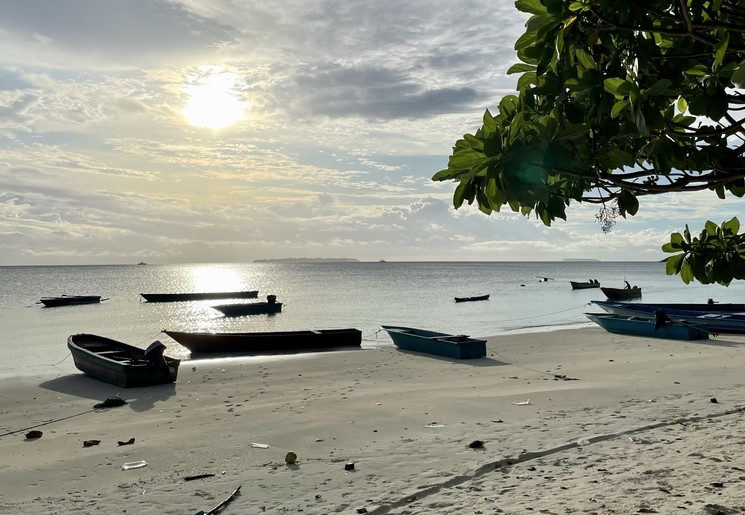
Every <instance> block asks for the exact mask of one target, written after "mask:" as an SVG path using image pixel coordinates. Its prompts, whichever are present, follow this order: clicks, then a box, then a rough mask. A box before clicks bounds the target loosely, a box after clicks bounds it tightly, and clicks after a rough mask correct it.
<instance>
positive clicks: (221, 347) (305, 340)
mask: <svg viewBox="0 0 745 515" xmlns="http://www.w3.org/2000/svg"><path fill="white" fill-rule="evenodd" d="M163 332H164V333H165V334H167V335H168V336H170V337H171V338H173V339H174V340H176V341H177V342H178V343H179V344H181V345H183V346H184V347H186V348H187V349H189V350H190V351H191V352H192V353H207V352H218V353H246V354H250V353H271V352H277V351H279V352H282V351H288V350H320V349H330V348H336V347H359V346H360V345H362V332H361V331H360V330H359V329H320V330H309V331H276V332H253V333H199V332H181V331H168V330H165V329H164V330H163Z"/></svg>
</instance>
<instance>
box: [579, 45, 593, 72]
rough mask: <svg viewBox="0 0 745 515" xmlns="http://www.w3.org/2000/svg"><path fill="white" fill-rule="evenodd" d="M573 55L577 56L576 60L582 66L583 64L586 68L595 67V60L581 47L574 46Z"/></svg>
mask: <svg viewBox="0 0 745 515" xmlns="http://www.w3.org/2000/svg"><path fill="white" fill-rule="evenodd" d="M574 55H575V56H576V57H577V60H578V61H579V62H580V64H581V65H582V66H584V67H585V68H587V69H593V68H595V66H596V65H595V60H594V59H593V58H592V56H591V55H590V54H589V53H588V52H585V51H584V50H582V49H581V48H575V49H574Z"/></svg>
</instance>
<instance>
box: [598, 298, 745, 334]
mask: <svg viewBox="0 0 745 515" xmlns="http://www.w3.org/2000/svg"><path fill="white" fill-rule="evenodd" d="M593 303H595V304H597V305H598V306H600V307H601V308H603V309H604V310H605V311H607V312H608V313H613V314H615V315H622V316H636V317H639V318H654V317H655V316H657V313H658V312H661V313H664V314H665V315H667V317H668V318H670V319H671V320H675V321H680V322H687V323H689V324H694V325H697V326H699V327H702V328H705V329H707V330H708V331H709V332H710V333H711V334H720V333H728V334H745V314H742V313H732V312H718V311H695V310H687V309H672V308H660V307H658V306H654V305H649V304H644V303H640V302H608V301H598V300H594V301H593Z"/></svg>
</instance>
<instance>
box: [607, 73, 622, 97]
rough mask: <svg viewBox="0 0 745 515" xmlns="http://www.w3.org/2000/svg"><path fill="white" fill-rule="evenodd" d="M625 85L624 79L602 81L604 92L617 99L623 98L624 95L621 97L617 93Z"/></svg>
mask: <svg viewBox="0 0 745 515" xmlns="http://www.w3.org/2000/svg"><path fill="white" fill-rule="evenodd" d="M625 83H626V81H625V80H624V79H621V78H619V77H611V78H609V79H605V80H604V81H603V88H604V89H605V91H607V92H608V93H610V94H611V95H615V96H617V97H624V96H626V95H622V94H620V93H619V92H618V90H619V89H620V88H621V86H623V85H624V84H625Z"/></svg>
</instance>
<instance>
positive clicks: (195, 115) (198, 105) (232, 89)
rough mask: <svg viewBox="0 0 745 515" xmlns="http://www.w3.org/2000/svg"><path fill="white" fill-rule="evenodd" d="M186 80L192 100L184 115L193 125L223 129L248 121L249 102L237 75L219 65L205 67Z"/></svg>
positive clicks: (185, 108)
mask: <svg viewBox="0 0 745 515" xmlns="http://www.w3.org/2000/svg"><path fill="white" fill-rule="evenodd" d="M187 80H188V83H187V84H186V85H185V86H184V88H183V89H184V92H185V93H186V94H187V95H188V96H189V100H188V102H187V103H186V105H185V106H184V108H183V110H182V111H181V113H182V114H183V115H184V118H186V121H187V122H189V124H190V125H193V126H195V127H203V128H206V129H223V128H225V127H228V126H230V125H233V124H234V123H236V122H240V121H242V120H245V119H246V109H247V108H248V103H247V102H246V100H245V99H244V98H243V95H242V94H241V91H240V87H239V86H240V84H239V79H238V76H237V75H236V74H235V73H233V72H230V71H228V70H226V69H225V68H222V67H219V66H205V67H202V68H200V69H199V72H198V73H196V74H195V75H193V76H192V77H189V78H188V79H187Z"/></svg>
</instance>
